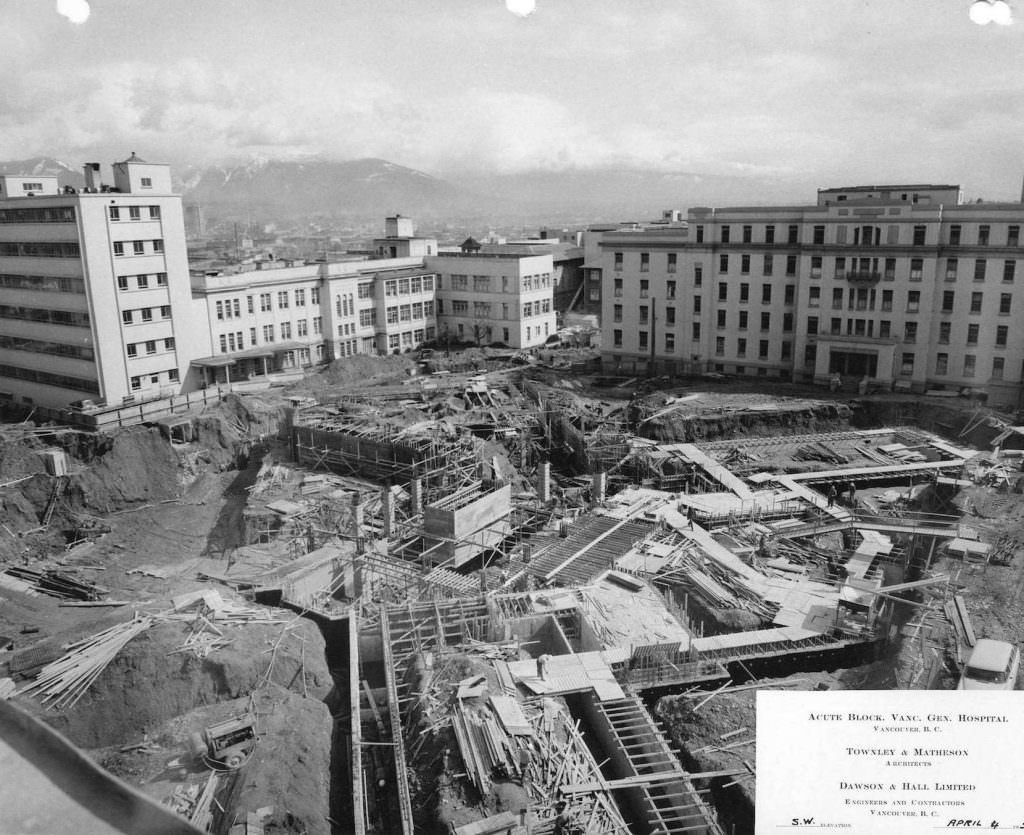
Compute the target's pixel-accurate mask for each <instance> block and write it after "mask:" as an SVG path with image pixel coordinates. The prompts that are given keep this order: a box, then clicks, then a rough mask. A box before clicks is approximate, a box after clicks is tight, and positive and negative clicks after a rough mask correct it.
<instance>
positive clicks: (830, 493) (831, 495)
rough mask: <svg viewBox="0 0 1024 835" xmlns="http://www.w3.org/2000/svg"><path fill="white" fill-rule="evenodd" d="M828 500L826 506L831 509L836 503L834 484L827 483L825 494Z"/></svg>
mask: <svg viewBox="0 0 1024 835" xmlns="http://www.w3.org/2000/svg"><path fill="white" fill-rule="evenodd" d="M825 496H826V497H827V498H828V506H829V507H832V506H833V505H834V504H835V503H836V485H835V483H834V482H831V481H830V482H829V483H828V492H827V493H825Z"/></svg>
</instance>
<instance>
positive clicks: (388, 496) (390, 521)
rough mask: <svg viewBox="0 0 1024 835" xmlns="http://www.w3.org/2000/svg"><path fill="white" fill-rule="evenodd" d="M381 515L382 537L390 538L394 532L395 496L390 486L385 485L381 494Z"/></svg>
mask: <svg viewBox="0 0 1024 835" xmlns="http://www.w3.org/2000/svg"><path fill="white" fill-rule="evenodd" d="M381 515H382V516H383V517H384V520H383V524H384V538H385V539H391V537H392V536H394V533H395V497H394V496H393V495H392V493H391V488H390V487H385V488H384V492H383V493H382V494H381Z"/></svg>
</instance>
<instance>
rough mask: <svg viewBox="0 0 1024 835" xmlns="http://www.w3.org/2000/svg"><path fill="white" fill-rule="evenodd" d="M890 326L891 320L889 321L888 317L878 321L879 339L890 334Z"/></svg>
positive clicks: (885, 337)
mask: <svg viewBox="0 0 1024 835" xmlns="http://www.w3.org/2000/svg"><path fill="white" fill-rule="evenodd" d="M891 327H892V322H890V321H889V320H888V319H882V321H880V322H879V323H878V337H879V339H888V338H889V336H890V328H891Z"/></svg>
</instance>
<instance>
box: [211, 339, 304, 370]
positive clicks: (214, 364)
mask: <svg viewBox="0 0 1024 835" xmlns="http://www.w3.org/2000/svg"><path fill="white" fill-rule="evenodd" d="M309 347H310V345H309V344H308V343H306V342H277V343H271V344H269V345H260V346H258V347H255V348H246V349H245V350H244V351H235V352H234V353H231V354H215V355H214V356H212V357H200V358H199V359H194V360H192V365H195V366H198V367H200V368H223V367H224V366H226V365H234V364H235V363H236V362H239V361H240V360H251V359H260V358H261V357H273V356H275V355H276V354H281V353H284V352H286V351H298V350H301V349H302V348H309Z"/></svg>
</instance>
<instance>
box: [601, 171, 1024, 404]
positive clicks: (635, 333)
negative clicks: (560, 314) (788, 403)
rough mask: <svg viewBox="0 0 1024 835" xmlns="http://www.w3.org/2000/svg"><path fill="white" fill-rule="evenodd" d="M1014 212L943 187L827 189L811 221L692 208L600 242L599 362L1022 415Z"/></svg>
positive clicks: (606, 233) (608, 231) (1022, 214)
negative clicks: (888, 393) (875, 389)
mask: <svg viewBox="0 0 1024 835" xmlns="http://www.w3.org/2000/svg"><path fill="white" fill-rule="evenodd" d="M1022 224H1024V205H1022V204H1020V203H975V204H965V203H963V202H962V195H961V192H960V189H959V187H957V186H950V185H893V186H858V187H852V188H834V189H823V190H821V191H819V192H818V200H817V203H816V204H815V205H812V206H770V207H738V208H724V209H711V208H695V209H691V210H690V211H689V212H688V213H687V217H686V222H685V223H684V222H682V220H681V217H680V216H679V215H673V216H670V217H666V218H665V219H664V220H663V222H661V223H655V224H649V225H643V226H640V225H633V226H628V227H616V228H605V229H602V230H598V231H595V232H594V233H593V240H592V241H591V243H590V245H589V246H588V249H587V259H586V263H585V272H586V274H587V286H588V287H589V288H593V287H594V286H595V285H596V284H598V283H599V284H600V295H601V299H602V301H601V304H602V359H603V363H604V365H605V367H606V368H607V369H609V370H614V369H619V370H623V371H627V372H629V373H631V374H632V373H639V372H641V371H643V372H647V371H649V370H654V371H657V372H658V373H666V372H677V371H678V372H682V371H686V372H693V371H717V372H724V373H729V374H738V375H753V376H759V377H776V378H782V379H785V380H796V381H806V382H812V381H813V382H817V383H827V382H828V381H829V380H830V379H833V378H834V377H835V375H838V376H839V378H840V379H841V380H843V379H845V380H846V382H847V383H856V382H860V381H863V380H867V381H868V383H869V384H874V385H878V386H884V387H886V388H895V389H897V390H901V389H903V390H913V391H925V390H935V389H941V390H946V391H950V392H956V391H959V390H962V389H970V390H972V391H975V392H984V393H985V394H986V395H987V396H988V402H989V403H992V404H999V405H1011V406H1018V405H1021V391H1022V389H1021V380H1022V378H1021V374H1022V363H1024V332H1022V331H1021V329H1020V328H1015V327H1013V322H1014V321H1015V318H1019V316H1020V314H1021V312H1022V306H1024V292H1022V290H1021V279H1020V277H1019V276H1017V263H1018V261H1019V260H1020V259H1021V258H1022V257H1024V250H1022V249H1021V245H1020V240H1021V238H1020V230H1021V226H1022Z"/></svg>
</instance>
